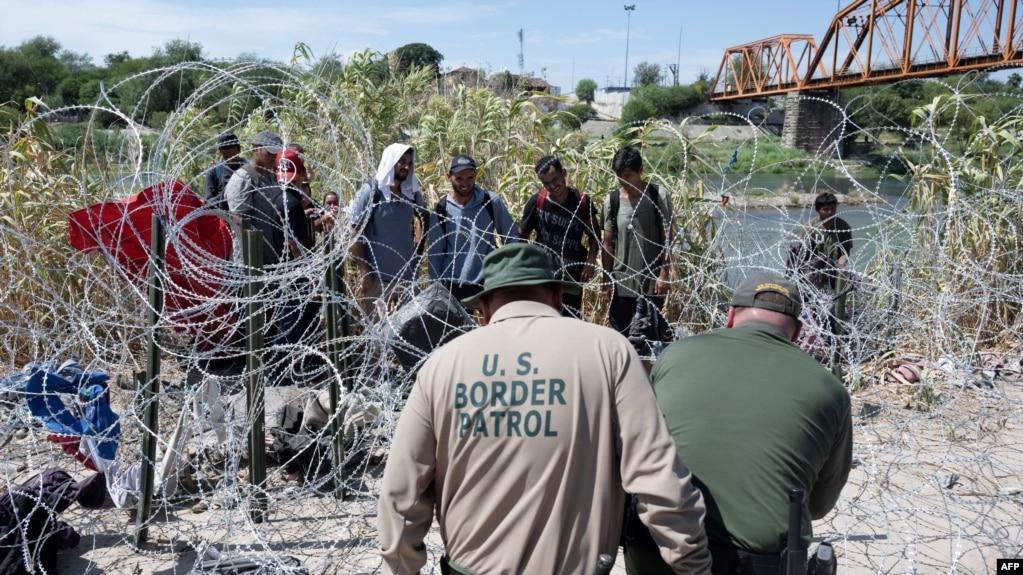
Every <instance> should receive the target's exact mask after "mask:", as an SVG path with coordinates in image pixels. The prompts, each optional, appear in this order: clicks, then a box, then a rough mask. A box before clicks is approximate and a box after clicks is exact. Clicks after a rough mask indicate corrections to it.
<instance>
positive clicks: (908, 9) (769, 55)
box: [708, 0, 1023, 102]
mask: <svg viewBox="0 0 1023 575" xmlns="http://www.w3.org/2000/svg"><path fill="white" fill-rule="evenodd" d="M1021 4H1023V0H855V1H854V2H852V3H850V4H849V5H847V6H846V7H845V8H843V9H841V10H840V11H839V12H838V13H837V14H835V17H834V18H833V19H832V20H831V25H830V26H829V27H828V30H827V32H826V33H825V34H824V37H823V38H822V39H821V41H820V44H818V43H817V42H816V41H815V40H814V37H813V36H810V35H806V34H782V35H778V36H772V37H770V38H765V39H763V40H757V41H755V42H750V43H748V44H742V45H740V46H735V47H732V48H729V49H727V50H726V51H725V54H724V57H723V58H722V59H721V65H720V66H719V67H718V72H717V76H716V77H715V78H714V83H713V84H712V85H711V89H710V95H709V97H708V99H709V100H710V101H712V102H727V101H730V100H740V99H747V98H763V97H766V96H771V95H777V94H785V93H788V92H796V91H804V90H829V89H835V88H846V87H851V86H864V85H870V84H882V83H888V82H895V81H899V80H903V79H907V78H917V77H924V76H943V75H947V74H959V73H963V72H967V71H970V70H978V69H987V68H992V67H1014V66H1023V6H1021Z"/></svg>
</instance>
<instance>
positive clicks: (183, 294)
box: [68, 180, 231, 341]
mask: <svg viewBox="0 0 1023 575" xmlns="http://www.w3.org/2000/svg"><path fill="white" fill-rule="evenodd" d="M202 207H203V202H202V200H201V199H200V198H199V197H198V196H197V195H195V194H194V193H193V192H192V190H191V188H189V187H188V186H187V185H185V184H184V183H182V182H180V181H178V180H174V181H168V182H161V183H158V184H156V185H154V186H150V187H148V188H146V189H144V190H142V191H141V192H139V193H138V194H134V195H132V196H128V197H127V198H124V199H122V200H118V201H113V202H103V203H101V204H95V205H92V206H89V207H88V208H85V209H82V210H78V211H75V212H72V213H71V215H70V217H69V218H68V243H70V244H71V247H73V248H75V249H76V250H79V251H83V252H89V251H93V250H99V249H102V250H104V252H105V253H107V254H108V255H109V256H110V257H111V258H112V259H113V260H114V261H116V262H117V266H118V268H119V271H121V272H122V273H124V275H125V276H127V277H128V279H129V280H130V281H132V282H133V283H135V284H136V285H137V286H139V287H140V288H144V286H145V285H146V280H147V277H148V269H149V245H150V233H151V231H152V215H153V212H156V213H157V214H160V215H161V216H162V217H163V218H164V222H165V229H166V232H167V234H166V236H167V249H166V265H165V268H164V269H165V274H166V276H165V280H164V293H165V299H164V312H165V314H167V316H166V317H167V319H168V320H169V321H170V322H171V324H172V325H174V327H175V328H176V329H178V330H181V331H185V332H188V333H191V334H193V335H199V336H202V337H201V339H212V340H213V341H222V340H223V339H224V338H225V337H226V335H227V334H229V333H230V327H231V326H229V325H227V323H226V319H227V316H228V314H227V311H228V308H227V306H226V304H224V303H222V302H220V301H218V300H219V299H221V298H222V297H224V296H226V295H228V294H226V293H225V291H224V282H223V272H224V269H225V266H226V264H227V261H228V260H229V259H230V257H231V230H230V227H229V226H228V224H227V222H225V221H224V220H223V219H222V218H219V217H217V216H215V215H212V214H204V215H198V216H197V215H196V214H194V213H193V212H195V211H196V210H199V209H201V208H202Z"/></svg>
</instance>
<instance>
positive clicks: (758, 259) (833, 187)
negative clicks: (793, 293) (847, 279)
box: [706, 173, 914, 286]
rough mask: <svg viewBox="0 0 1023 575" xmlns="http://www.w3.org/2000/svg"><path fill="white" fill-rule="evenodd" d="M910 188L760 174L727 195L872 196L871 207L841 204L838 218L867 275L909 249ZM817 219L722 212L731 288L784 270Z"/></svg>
mask: <svg viewBox="0 0 1023 575" xmlns="http://www.w3.org/2000/svg"><path fill="white" fill-rule="evenodd" d="M706 183H708V184H711V185H712V188H711V189H719V188H721V183H720V180H718V181H717V182H713V183H712V182H706ZM907 188H908V184H907V182H906V181H900V180H898V179H896V178H894V177H890V176H889V177H886V178H884V179H878V178H877V177H873V178H863V179H857V180H855V181H854V180H851V179H849V178H847V177H841V176H838V177H835V176H830V177H814V176H810V175H807V174H805V173H804V174H756V175H753V176H752V177H750V178H749V179H748V180H745V181H744V180H742V178H741V177H739V178H733V179H732V181H730V182H729V181H726V182H725V185H724V189H725V190H726V193H728V194H729V195H730V196H733V197H737V196H742V195H765V194H767V193H769V194H778V193H781V194H784V193H787V192H800V193H811V194H817V193H822V192H832V193H836V194H850V193H852V194H854V195H866V196H868V197H870V198H871V200H872V201H871V202H869V203H866V204H860V205H846V206H843V205H841V204H839V206H838V216H839V217H841V218H842V219H844V220H845V221H847V222H848V223H849V225H850V226H851V227H852V229H853V244H854V245H853V252H852V257H851V259H852V264H853V266H854V267H855V268H856V269H857V270H858V271H861V272H862V271H864V270H866V269H867V267H868V266H869V264H870V263H871V262H872V260H874V258H875V257H876V256H878V255H881V250H884V251H886V252H891V250H898V249H904V248H905V247H906V246H907V245H909V240H910V234H911V227H912V226H911V223H912V220H913V219H914V218H913V216H912V215H911V214H910V213H908V210H907V207H908V204H909V200H908V195H907ZM815 216H816V213H815V212H814V210H813V208H812V207H805V208H789V207H780V208H774V207H766V208H746V209H729V208H719V209H718V212H717V215H716V217H715V219H716V220H717V221H718V223H719V225H720V226H721V234H720V235H719V238H718V241H719V242H720V247H721V250H722V252H723V253H724V255H725V259H726V262H727V264H726V265H727V276H728V283H729V284H731V285H733V286H734V284H735V283H737V282H738V281H739V279H741V276H742V275H744V274H743V273H737V272H740V271H741V270H743V269H750V268H771V269H776V270H781V269H784V266H785V258H786V255H787V253H788V246H789V245H790V244H791V243H793V242H796V241H799V240H800V239H801V238H802V237H803V236H804V234H805V233H806V227H805V226H806V224H807V223H808V222H809V221H810V220H812V219H813V218H814V217H815Z"/></svg>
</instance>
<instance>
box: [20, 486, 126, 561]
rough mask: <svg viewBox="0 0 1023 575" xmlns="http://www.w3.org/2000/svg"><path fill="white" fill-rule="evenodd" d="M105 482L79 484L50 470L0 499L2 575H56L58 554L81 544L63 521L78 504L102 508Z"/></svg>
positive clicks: (75, 534)
mask: <svg viewBox="0 0 1023 575" xmlns="http://www.w3.org/2000/svg"><path fill="white" fill-rule="evenodd" d="M104 482H105V479H104V477H103V474H95V475H92V476H91V477H89V478H87V479H84V480H82V481H80V482H78V483H75V481H74V480H73V479H72V478H71V475H69V474H68V473H67V472H66V471H64V470H62V469H58V468H50V469H47V470H46V471H43V472H42V473H40V474H38V475H36V476H35V477H33V478H31V479H29V480H28V481H26V482H25V483H23V484H21V485H20V486H18V487H15V488H13V489H10V490H8V491H7V492H6V493H4V494H2V495H0V573H4V574H5V575H27V574H28V573H40V572H45V573H56V572H57V553H58V552H59V551H61V550H63V549H70V548H72V547H75V546H76V545H78V541H79V539H80V536H79V535H78V533H77V532H76V531H75V530H74V528H72V527H71V526H70V525H68V524H67V523H65V522H63V521H60V520H59V519H57V515H58V514H60V513H61V512H63V511H64V510H65V509H67V508H68V507H70V506H71V504H72V503H75V502H78V504H79V505H81V506H83V507H85V508H87V509H98V508H99V507H101V506H102V505H103V501H104V498H105V495H106V490H105V485H104Z"/></svg>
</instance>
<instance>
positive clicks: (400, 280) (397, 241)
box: [351, 144, 429, 311]
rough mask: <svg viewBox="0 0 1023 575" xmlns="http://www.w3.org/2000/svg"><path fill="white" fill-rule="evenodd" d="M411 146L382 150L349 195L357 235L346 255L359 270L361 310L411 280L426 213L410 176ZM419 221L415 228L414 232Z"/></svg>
mask: <svg viewBox="0 0 1023 575" xmlns="http://www.w3.org/2000/svg"><path fill="white" fill-rule="evenodd" d="M415 158H416V154H415V150H413V149H412V147H411V146H409V145H406V144H391V145H390V146H387V148H385V149H384V153H383V154H382V156H381V158H380V166H379V168H377V173H376V177H375V178H373V179H372V180H370V181H369V182H367V183H366V184H365V185H364V186H362V188H361V189H360V190H359V191H358V192H357V193H356V194H355V198H354V199H353V200H352V206H351V214H352V228H353V233H354V234H355V235H356V237H357V238H358V239H357V241H356V242H355V245H354V246H353V247H352V256H353V257H352V259H353V260H354V261H355V263H356V266H357V267H358V270H359V275H360V283H359V296H360V305H361V306H362V308H363V310H364V311H368V310H370V309H371V308H372V305H373V301H374V300H376V299H377V298H380V297H381V295H383V296H384V297H385V299H393V298H394V297H395V296H398V295H400V293H401V292H402V291H403V289H402V288H403V287H405V286H408V285H409V284H411V283H412V282H414V281H415V279H416V274H417V272H418V270H419V262H420V256H421V253H422V246H421V241H420V238H421V237H422V235H423V234H422V230H423V229H425V228H424V226H423V222H424V218H425V217H426V216H427V214H428V213H429V212H428V210H427V208H426V202H425V201H424V200H423V194H422V192H420V190H419V180H418V179H417V178H416V175H415ZM416 220H419V222H420V225H419V228H420V230H419V233H417V231H416V224H415V222H416Z"/></svg>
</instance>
